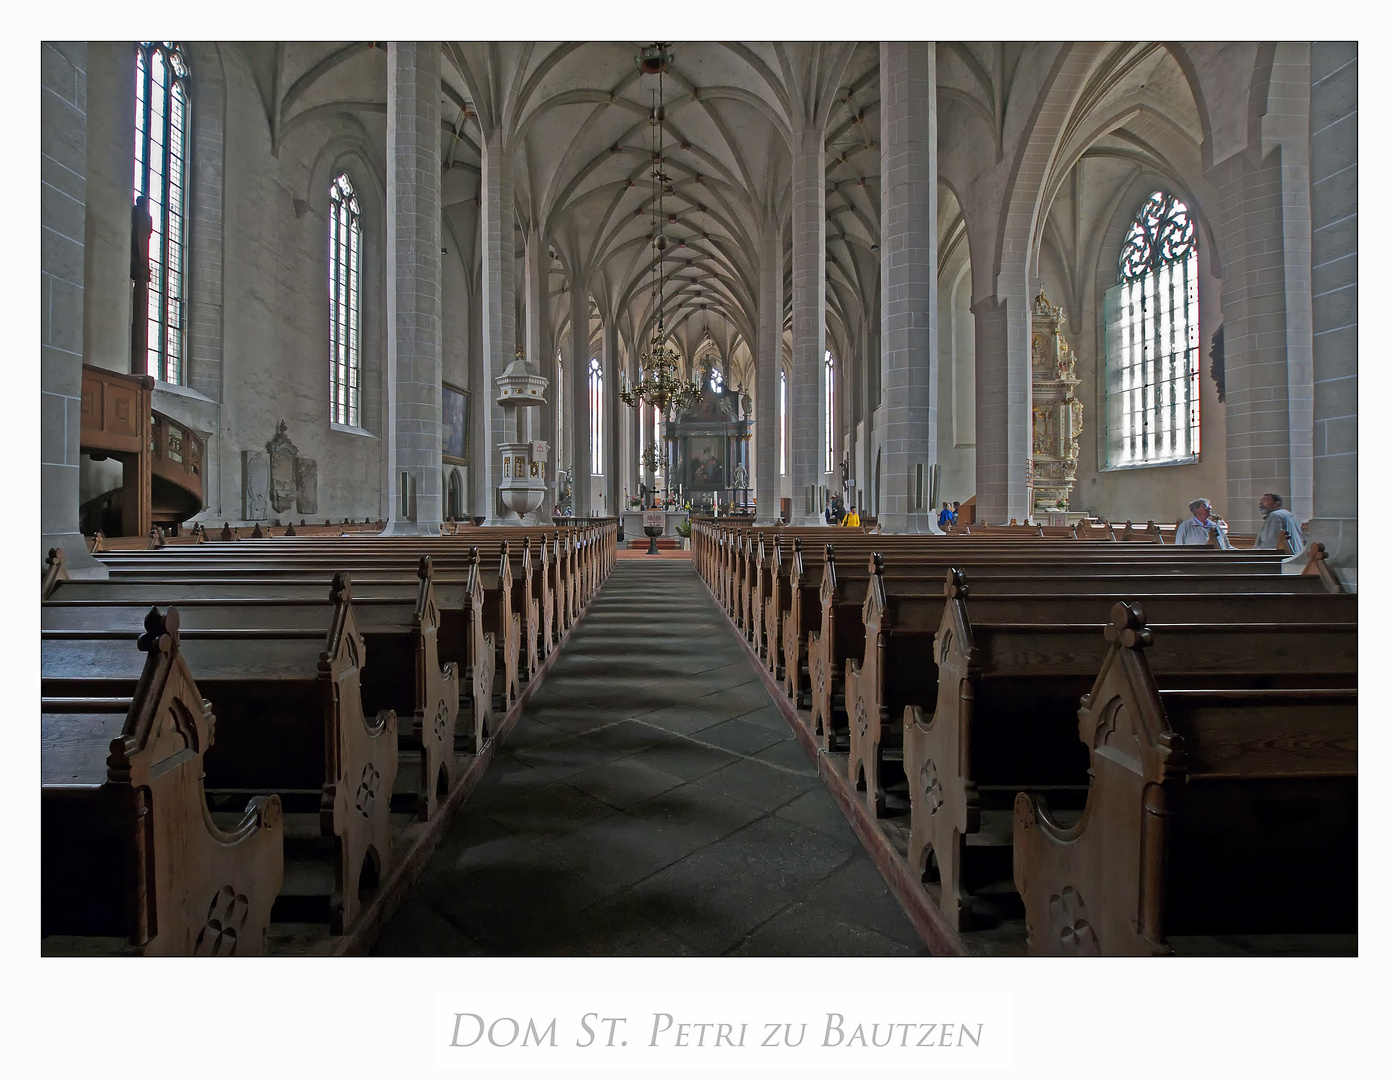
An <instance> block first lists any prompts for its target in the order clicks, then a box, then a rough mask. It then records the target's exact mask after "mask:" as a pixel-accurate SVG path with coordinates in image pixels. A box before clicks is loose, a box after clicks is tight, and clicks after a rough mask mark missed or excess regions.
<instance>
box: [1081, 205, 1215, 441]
mask: <svg viewBox="0 0 1399 1080" xmlns="http://www.w3.org/2000/svg"><path fill="white" fill-rule="evenodd" d="M1103 312H1104V324H1105V328H1106V331H1107V337H1106V343H1107V349H1106V353H1107V380H1106V384H1107V401H1106V406H1107V407H1106V409H1105V415H1106V429H1107V430H1106V440H1105V445H1106V448H1107V462H1106V465H1107V467H1108V468H1136V467H1140V466H1144V465H1178V464H1184V463H1188V462H1193V461H1198V460H1199V456H1200V311H1199V251H1198V244H1197V242H1196V230H1195V223H1194V221H1193V220H1192V219H1191V217H1190V211H1189V209H1188V208H1187V207H1186V205H1185V204H1184V203H1183V202H1181V201H1180V200H1179V199H1177V198H1175V197H1174V196H1172V195H1169V194H1167V193H1166V192H1164V191H1157V192H1153V193H1152V195H1151V197H1150V198H1148V199H1147V200H1146V202H1145V204H1143V206H1142V208H1141V209H1140V210H1139V211H1138V212H1137V215H1136V217H1135V218H1134V219H1133V220H1132V224H1131V225H1130V226H1129V227H1128V229H1127V237H1126V240H1125V241H1124V242H1123V245H1122V252H1121V255H1120V256H1119V258H1118V283H1117V284H1116V285H1114V286H1113V287H1112V288H1111V289H1109V290H1108V291H1107V295H1106V296H1105V297H1104V299H1103Z"/></svg>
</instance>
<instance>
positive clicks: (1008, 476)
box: [972, 271, 1030, 524]
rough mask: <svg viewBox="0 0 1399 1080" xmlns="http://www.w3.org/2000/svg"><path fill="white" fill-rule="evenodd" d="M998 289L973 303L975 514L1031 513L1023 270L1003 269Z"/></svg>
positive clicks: (1003, 518) (998, 520) (996, 519)
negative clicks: (974, 348)
mask: <svg viewBox="0 0 1399 1080" xmlns="http://www.w3.org/2000/svg"><path fill="white" fill-rule="evenodd" d="M1000 285H1001V287H1002V288H1003V289H1004V290H1005V291H1004V292H1000V293H999V295H993V296H988V297H984V298H983V299H981V300H978V301H976V302H975V303H974V304H972V317H973V318H974V319H975V320H976V519H977V521H989V522H991V523H992V524H1002V523H1004V522H1007V521H1009V520H1010V519H1011V518H1014V519H1015V520H1017V521H1024V520H1025V519H1026V517H1028V516H1029V513H1030V496H1029V487H1028V484H1027V481H1026V477H1027V471H1028V466H1029V461H1030V331H1029V323H1030V316H1029V311H1030V308H1029V304H1030V298H1029V294H1028V289H1027V287H1026V278H1025V274H1024V273H1016V272H1015V271H1007V272H1005V273H1003V274H1001V282H1000Z"/></svg>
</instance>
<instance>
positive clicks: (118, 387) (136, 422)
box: [78, 364, 204, 536]
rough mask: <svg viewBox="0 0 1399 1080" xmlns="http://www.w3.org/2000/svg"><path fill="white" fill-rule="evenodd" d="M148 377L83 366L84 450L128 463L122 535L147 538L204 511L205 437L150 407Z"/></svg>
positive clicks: (124, 465)
mask: <svg viewBox="0 0 1399 1080" xmlns="http://www.w3.org/2000/svg"><path fill="white" fill-rule="evenodd" d="M154 389H155V380H154V379H153V378H151V377H150V376H149V375H129V374H126V373H124V372H120V371H109V370H107V369H106V368H99V367H93V366H91V365H89V364H84V365H83V383H82V408H81V412H80V417H81V419H80V434H79V437H78V442H79V450H80V451H81V452H82V453H84V454H87V455H89V456H90V457H92V458H93V459H94V460H96V461H102V460H105V459H107V458H113V459H115V460H117V461H120V462H121V465H122V487H121V492H122V496H121V497H122V507H121V535H123V536H147V535H149V533H150V531H151V526H152V525H153V524H156V523H160V524H165V525H173V524H178V523H179V522H182V521H185V520H187V519H188V518H191V517H193V516H194V515H195V514H197V513H199V511H200V510H202V509H203V508H204V440H203V439H202V438H200V436H199V435H197V434H196V433H195V432H194V431H192V430H191V429H190V428H188V427H186V426H185V425H184V424H181V423H180V422H179V421H178V420H174V419H172V418H170V417H168V416H166V415H165V414H164V413H158V412H153V411H152V409H151V393H152V391H153V390H154Z"/></svg>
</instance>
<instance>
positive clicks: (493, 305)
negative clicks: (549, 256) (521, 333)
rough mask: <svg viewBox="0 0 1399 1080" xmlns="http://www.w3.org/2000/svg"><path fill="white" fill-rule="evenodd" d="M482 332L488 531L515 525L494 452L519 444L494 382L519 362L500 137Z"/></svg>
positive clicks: (492, 147) (487, 136) (491, 171)
mask: <svg viewBox="0 0 1399 1080" xmlns="http://www.w3.org/2000/svg"><path fill="white" fill-rule="evenodd" d="M481 332H482V335H483V344H484V347H483V349H482V351H481V367H482V372H481V379H480V383H481V397H480V400H479V401H478V402H477V403H476V416H477V422H478V423H479V424H481V425H482V431H484V432H485V435H486V439H485V444H486V460H485V461H484V462H482V467H481V470H480V472H481V475H482V478H483V479H484V480H485V483H484V484H483V485H482V486H480V487H478V488H477V489H476V492H475V499H476V502H475V505H474V506H473V508H472V512H473V513H475V514H476V515H478V516H482V517H485V519H486V524H487V525H507V524H515V523H516V519H515V518H514V515H513V514H512V515H503V513H502V510H501V502H500V490H499V489H500V484H501V481H502V480H504V479H505V478H504V476H503V475H502V473H501V464H500V451H499V450H497V449H496V447H497V446H498V445H499V444H500V443H503V442H514V440H515V421H514V418H513V417H507V416H506V410H504V409H502V408H501V407H500V406H499V405H497V404H496V389H497V388H496V384H495V380H496V378H497V377H498V376H500V375H501V374H502V373H503V372H504V371H505V369H506V367H507V366H509V365H510V363H511V362H513V361H514V359H515V182H514V178H513V177H512V176H511V175H510V150H509V147H508V146H507V145H506V141H505V137H504V136H503V135H502V134H501V132H499V131H489V132H485V133H483V135H482V137H481ZM550 437H551V438H552V436H550ZM551 509H552V508H551Z"/></svg>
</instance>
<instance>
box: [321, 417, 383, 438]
mask: <svg viewBox="0 0 1399 1080" xmlns="http://www.w3.org/2000/svg"><path fill="white" fill-rule="evenodd" d="M330 430H331V431H338V432H340V434H342V435H358V436H359V437H360V438H362V439H377V438H378V437H379V436H377V435H375V434H374V432H372V431H365V430H364V428H362V427H351V426H350V425H349V424H337V423H336V422H335V421H334V420H332V421H331V422H330Z"/></svg>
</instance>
